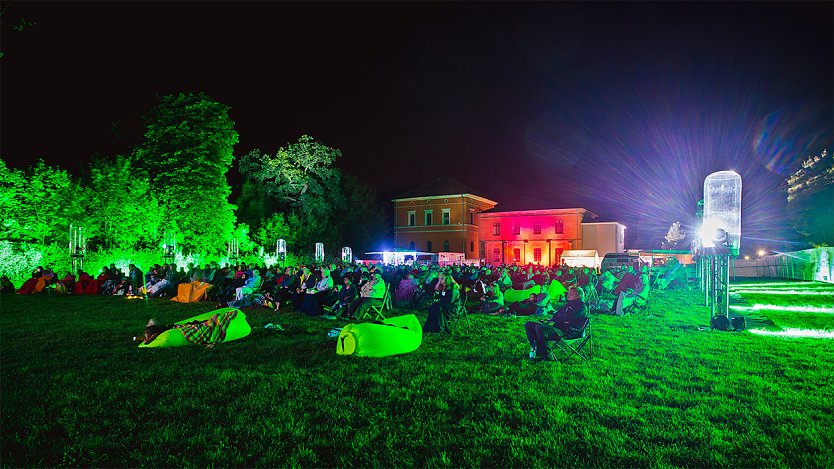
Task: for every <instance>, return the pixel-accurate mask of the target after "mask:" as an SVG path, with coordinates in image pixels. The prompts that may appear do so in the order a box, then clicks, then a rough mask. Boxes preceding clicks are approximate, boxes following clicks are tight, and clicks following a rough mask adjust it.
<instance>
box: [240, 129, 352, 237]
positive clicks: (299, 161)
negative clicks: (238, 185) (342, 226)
mask: <svg viewBox="0 0 834 469" xmlns="http://www.w3.org/2000/svg"><path fill="white" fill-rule="evenodd" d="M340 156H341V152H340V151H339V150H336V149H333V148H330V147H327V146H325V145H323V144H321V143H319V142H317V141H315V140H314V139H313V138H312V137H310V136H308V135H304V136H302V137H301V138H299V139H298V142H297V143H292V144H289V145H287V146H286V147H282V148H279V149H278V152H277V153H276V154H275V155H267V154H265V153H263V152H261V151H260V150H253V151H251V152H249V153H247V154H245V155H243V156H242V157H241V158H240V162H239V167H240V172H241V173H242V174H243V175H244V176H245V177H246V178H247V180H248V181H249V182H251V183H253V184H255V185H256V186H260V187H262V188H263V191H264V193H265V195H267V196H268V197H269V198H270V200H271V202H272V203H271V205H272V208H273V209H274V211H277V212H280V213H282V214H284V217H283V218H282V219H278V218H276V217H269V220H271V221H270V222H269V223H270V229H268V230H265V229H261V227H259V229H258V230H257V232H258V239H259V240H264V238H265V237H266V236H267V234H266V233H271V234H274V233H276V232H278V231H276V229H277V227H281V226H288V227H289V230H292V231H293V233H294V235H295V236H294V238H295V240H296V243H294V245H295V246H296V247H297V248H299V249H304V247H302V246H306V245H309V246H310V249H312V246H313V243H315V242H324V243H328V244H331V245H335V244H336V242H337V240H338V239H339V233H338V230H337V229H334V219H335V215H336V214H337V213H339V212H341V211H343V210H344V209H345V201H344V197H343V194H342V192H341V190H340V180H341V173H340V171H339V170H338V169H337V168H334V167H333V163H334V162H335V161H336V160H337V159H338V158H339V157H340ZM279 220H280V221H279ZM282 229H283V228H282ZM285 239H286V238H285ZM271 242H273V243H274V240H272V241H271Z"/></svg>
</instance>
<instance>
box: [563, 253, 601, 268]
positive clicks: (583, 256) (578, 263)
mask: <svg viewBox="0 0 834 469" xmlns="http://www.w3.org/2000/svg"><path fill="white" fill-rule="evenodd" d="M562 262H563V263H565V264H567V265H569V266H571V267H591V268H593V269H597V268H599V253H597V251H596V250H595V249H574V250H570V251H562Z"/></svg>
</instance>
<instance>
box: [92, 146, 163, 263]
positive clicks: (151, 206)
mask: <svg viewBox="0 0 834 469" xmlns="http://www.w3.org/2000/svg"><path fill="white" fill-rule="evenodd" d="M82 203H83V204H84V205H85V213H86V214H87V216H88V222H87V228H88V232H89V233H91V234H92V235H93V236H94V238H95V239H97V240H98V241H99V242H100V244H101V245H103V246H104V247H107V248H113V247H119V248H137V247H141V246H140V243H141V244H144V245H145V246H148V247H155V245H156V242H157V241H158V240H157V238H158V237H159V233H160V232H161V231H162V230H160V228H159V227H160V223H161V222H162V212H163V210H162V208H161V207H160V205H159V201H158V200H157V198H156V196H155V195H154V194H153V192H152V191H151V189H150V185H149V183H148V180H147V178H146V177H143V176H140V175H138V174H137V173H136V171H135V170H134V169H133V166H132V164H131V161H130V159H129V158H127V157H125V156H117V157H116V159H115V160H114V161H108V160H105V159H99V160H95V161H94V162H93V163H92V164H91V165H90V190H89V191H87V193H86V194H85V196H84V197H83V198H82Z"/></svg>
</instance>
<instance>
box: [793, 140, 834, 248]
mask: <svg viewBox="0 0 834 469" xmlns="http://www.w3.org/2000/svg"><path fill="white" fill-rule="evenodd" d="M787 185H788V215H789V216H790V218H791V220H792V221H793V226H794V229H796V231H797V232H798V233H800V234H802V235H804V236H805V237H806V238H807V239H808V241H809V242H811V243H812V244H816V245H828V246H831V245H834V210H832V208H831V203H832V201H834V158H832V157H831V155H829V154H828V152H827V151H826V150H823V151H822V153H821V154H820V155H819V156H812V157H808V159H807V160H805V161H803V162H802V167H801V168H799V169H798V170H797V171H796V172H794V173H793V174H792V175H791V176H790V177H789V178H788V179H787Z"/></svg>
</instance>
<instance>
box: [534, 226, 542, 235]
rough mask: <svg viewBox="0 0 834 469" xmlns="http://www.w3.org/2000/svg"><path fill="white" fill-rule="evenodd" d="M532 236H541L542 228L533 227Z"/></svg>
mask: <svg viewBox="0 0 834 469" xmlns="http://www.w3.org/2000/svg"><path fill="white" fill-rule="evenodd" d="M533 234H542V226H541V225H533Z"/></svg>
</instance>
